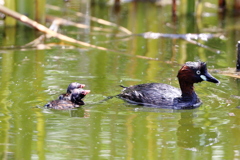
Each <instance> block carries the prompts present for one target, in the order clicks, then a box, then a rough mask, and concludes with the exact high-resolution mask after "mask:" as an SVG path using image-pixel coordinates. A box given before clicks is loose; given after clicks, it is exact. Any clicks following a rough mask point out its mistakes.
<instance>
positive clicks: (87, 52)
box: [0, 1, 240, 160]
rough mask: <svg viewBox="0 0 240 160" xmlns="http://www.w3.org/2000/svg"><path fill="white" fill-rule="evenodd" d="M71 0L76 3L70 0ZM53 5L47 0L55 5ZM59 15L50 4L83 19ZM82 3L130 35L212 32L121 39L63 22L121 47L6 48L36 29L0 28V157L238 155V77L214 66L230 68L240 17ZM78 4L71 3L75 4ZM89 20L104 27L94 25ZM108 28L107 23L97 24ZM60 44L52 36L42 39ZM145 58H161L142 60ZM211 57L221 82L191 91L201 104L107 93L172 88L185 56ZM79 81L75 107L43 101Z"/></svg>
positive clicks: (79, 35)
mask: <svg viewBox="0 0 240 160" xmlns="http://www.w3.org/2000/svg"><path fill="white" fill-rule="evenodd" d="M73 2H74V1H73ZM52 3H53V2H52ZM59 5H60V6H61V5H62V6H61V7H63V8H64V9H66V10H65V12H57V11H52V10H47V11H48V12H47V13H49V14H55V15H58V16H60V17H63V18H68V19H71V20H76V21H84V23H85V24H87V23H90V21H89V20H88V19H83V20H82V19H81V20H80V19H79V18H78V17H76V16H74V15H72V13H71V12H70V11H69V10H67V9H69V8H70V9H72V10H78V9H79V8H84V7H83V6H81V7H79V6H77V5H75V4H74V5H73V4H71V3H70V4H68V5H66V4H65V5H64V4H59ZM86 6H88V7H89V8H88V10H87V11H88V12H87V13H88V14H90V15H91V16H95V17H99V18H103V19H106V20H108V21H112V22H114V23H117V24H119V25H121V26H124V27H126V28H127V29H129V30H130V31H131V32H133V33H143V32H149V31H151V32H159V33H172V34H185V33H212V34H215V33H217V34H219V36H218V37H216V38H212V39H209V40H207V41H204V40H199V41H198V42H199V43H202V44H204V45H207V46H209V47H211V48H213V49H217V50H220V51H221V53H216V52H214V51H211V50H209V49H205V48H203V47H200V46H197V45H194V44H190V43H188V42H187V41H185V40H182V39H170V38H159V39H145V38H143V37H140V36H130V37H125V38H123V37H118V33H119V31H118V30H117V29H116V28H115V29H112V31H111V32H107V33H105V32H96V31H90V30H87V29H85V30H83V29H75V28H74V27H67V26H65V27H61V32H62V33H65V34H68V35H69V36H71V37H74V38H76V39H78V40H82V41H85V42H89V43H91V44H95V45H99V46H103V47H106V48H109V49H114V50H118V51H122V52H124V53H127V54H128V55H131V56H128V55H125V54H121V53H114V52H110V51H100V50H96V49H87V48H71V47H69V46H65V47H61V46H58V47H56V46H55V47H52V48H51V49H45V50H38V49H20V48H16V49H11V46H12V45H14V46H21V45H24V44H26V43H28V42H30V41H32V40H34V39H35V38H37V36H38V35H39V33H37V32H36V31H34V30H30V29H29V28H24V27H19V28H17V29H16V28H8V29H6V28H4V27H3V26H1V27H0V33H1V34H0V39H1V40H0V45H1V46H2V47H8V49H1V51H0V88H1V90H0V95H1V99H0V100H1V102H0V157H1V159H17V160H28V159H40V160H44V159H49V160H50V159H51V160H52V159H57V160H58V159H64V160H65V159H66V160H69V159H93V160H95V159H136V160H139V159H144V160H145V159H149V160H154V159H166V160H169V159H178V160H179V159H181V160H186V159H189V160H192V159H196V160H201V159H209V160H210V159H214V160H215V159H217V160H219V159H220V160H221V159H240V138H239V131H240V120H239V117H240V109H238V108H236V107H238V106H239V105H240V103H239V102H240V100H239V96H240V93H239V87H240V80H239V79H235V78H231V77H228V76H224V75H222V74H220V73H219V72H216V71H215V69H218V70H222V69H224V68H227V67H232V68H234V67H235V62H236V60H235V57H236V48H235V46H236V43H237V41H238V40H239V37H240V36H238V35H239V33H240V32H239V22H240V17H237V16H235V17H232V16H230V15H227V16H226V17H225V18H224V19H221V16H219V15H218V14H217V13H216V11H215V10H210V9H209V10H210V11H209V14H208V15H205V16H203V17H202V18H200V19H194V18H189V17H185V16H179V17H178V20H177V21H173V20H172V18H171V13H170V9H171V8H170V6H167V7H157V6H155V5H153V4H150V3H136V4H135V3H128V4H124V5H123V6H122V8H121V11H120V13H119V14H118V15H116V14H113V12H112V8H111V6H105V5H103V4H99V5H94V6H91V7H90V4H86ZM76 8H77V9H76ZM90 24H91V26H98V27H99V26H100V27H103V26H102V25H99V24H97V23H96V22H91V23H90ZM103 28H104V27H103ZM53 42H56V43H58V42H59V41H58V40H56V39H53V40H52V41H49V40H48V41H46V43H53ZM135 55H142V56H146V57H151V58H158V60H148V59H143V58H140V57H136V56H135ZM196 60H202V61H207V63H208V68H209V70H210V71H209V72H211V73H212V75H214V76H215V77H216V78H218V79H219V80H220V81H221V84H220V85H218V86H217V85H215V84H212V83H208V82H202V83H200V84H196V85H195V90H196V92H197V94H198V96H199V97H200V99H201V100H202V101H203V104H202V105H201V106H200V107H199V108H197V109H193V110H177V111H176V110H167V109H154V108H146V107H141V106H136V105H130V104H126V103H125V102H123V101H122V100H120V99H117V98H113V99H110V100H108V101H106V102H104V103H98V102H99V101H101V100H103V99H104V98H106V97H107V96H112V95H116V94H118V93H120V92H121V88H120V87H119V86H118V85H120V84H122V85H124V86H129V85H134V84H140V83H148V82H161V83H167V84H171V85H173V86H176V87H178V81H177V78H176V74H177V72H178V70H179V68H180V67H181V65H182V64H183V63H185V62H186V61H196ZM75 81H76V82H80V83H83V84H85V85H86V87H85V88H86V89H90V90H91V93H90V94H89V95H87V96H86V98H85V102H86V105H84V106H82V107H81V108H79V109H76V110H70V111H57V110H50V109H45V108H43V107H42V106H43V105H44V104H46V103H47V102H48V101H50V100H53V99H56V98H57V97H58V95H59V94H61V93H64V92H65V91H66V88H67V86H68V84H69V83H71V82H75Z"/></svg>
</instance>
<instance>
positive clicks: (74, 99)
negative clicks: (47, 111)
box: [45, 88, 90, 110]
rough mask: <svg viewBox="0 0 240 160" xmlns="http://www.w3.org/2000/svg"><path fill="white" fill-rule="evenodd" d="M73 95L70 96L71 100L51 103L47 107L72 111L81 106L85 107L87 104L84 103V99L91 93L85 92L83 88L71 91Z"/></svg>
mask: <svg viewBox="0 0 240 160" xmlns="http://www.w3.org/2000/svg"><path fill="white" fill-rule="evenodd" d="M71 92H72V93H71V94H70V95H69V97H70V100H68V99H65V100H64V99H58V100H54V101H51V102H49V103H48V104H46V105H45V107H47V108H53V109H59V110H62V109H72V108H76V107H79V106H80V105H84V104H85V103H84V102H83V101H82V99H83V98H84V97H85V96H86V95H87V94H88V93H90V90H83V89H82V88H77V89H74V90H72V91H71Z"/></svg>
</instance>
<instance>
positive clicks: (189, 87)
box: [178, 79, 197, 101]
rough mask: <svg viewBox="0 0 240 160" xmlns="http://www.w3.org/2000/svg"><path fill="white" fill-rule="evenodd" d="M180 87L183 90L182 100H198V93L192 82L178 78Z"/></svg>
mask: <svg viewBox="0 0 240 160" xmlns="http://www.w3.org/2000/svg"><path fill="white" fill-rule="evenodd" d="M178 81H179V84H180V88H181V91H182V97H181V100H182V101H197V94H196V93H195V91H194V86H193V83H192V82H186V81H184V80H181V79H178Z"/></svg>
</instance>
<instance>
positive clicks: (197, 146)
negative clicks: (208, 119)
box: [177, 112, 218, 151]
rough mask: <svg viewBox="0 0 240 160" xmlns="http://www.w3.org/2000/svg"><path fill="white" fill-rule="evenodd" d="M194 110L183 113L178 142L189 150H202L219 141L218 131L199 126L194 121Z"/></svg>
mask: <svg viewBox="0 0 240 160" xmlns="http://www.w3.org/2000/svg"><path fill="white" fill-rule="evenodd" d="M193 118H194V114H193V113H192V112H183V113H181V119H180V120H179V121H178V122H179V125H180V126H179V127H178V129H177V137H178V140H177V144H178V146H179V147H183V148H185V149H188V150H193V151H196V150H201V149H202V148H204V147H206V146H210V145H213V144H215V143H216V142H218V133H217V131H213V130H211V129H210V128H203V127H199V126H197V125H196V124H194V122H193Z"/></svg>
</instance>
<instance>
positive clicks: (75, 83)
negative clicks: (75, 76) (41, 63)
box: [58, 82, 85, 101]
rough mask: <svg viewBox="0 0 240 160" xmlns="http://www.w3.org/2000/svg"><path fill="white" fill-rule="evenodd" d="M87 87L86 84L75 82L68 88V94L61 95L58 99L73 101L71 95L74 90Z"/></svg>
mask: <svg viewBox="0 0 240 160" xmlns="http://www.w3.org/2000/svg"><path fill="white" fill-rule="evenodd" d="M84 87H85V84H80V83H77V82H73V83H70V84H69V86H68V88H67V93H64V94H61V95H60V96H59V97H58V99H60V100H69V101H70V100H71V97H70V95H71V93H72V91H73V90H74V89H76V88H84Z"/></svg>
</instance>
